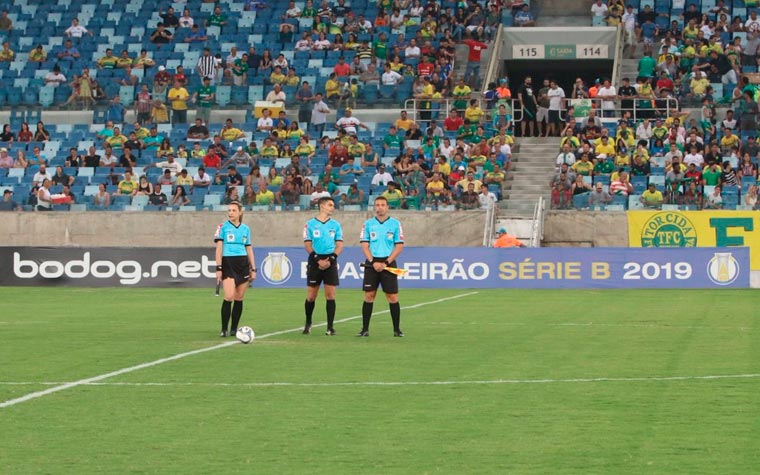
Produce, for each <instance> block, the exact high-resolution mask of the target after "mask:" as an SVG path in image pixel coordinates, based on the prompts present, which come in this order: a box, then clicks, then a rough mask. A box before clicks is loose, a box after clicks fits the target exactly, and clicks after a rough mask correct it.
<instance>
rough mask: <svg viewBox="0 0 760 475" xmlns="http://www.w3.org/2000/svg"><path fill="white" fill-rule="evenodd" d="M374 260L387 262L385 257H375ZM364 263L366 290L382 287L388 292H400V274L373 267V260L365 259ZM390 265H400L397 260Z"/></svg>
mask: <svg viewBox="0 0 760 475" xmlns="http://www.w3.org/2000/svg"><path fill="white" fill-rule="evenodd" d="M374 262H385V258H376V259H374ZM364 264H365V267H364V282H363V284H362V289H363V290H364V291H365V292H369V291H371V290H377V288H378V287H382V288H383V292H385V293H386V294H397V293H398V276H397V275H396V274H391V273H390V272H386V271H382V272H377V271H376V270H375V268H374V267H372V262H371V261H364ZM389 266H390V267H398V266H397V265H396V261H393V262H391V263H390V264H389Z"/></svg>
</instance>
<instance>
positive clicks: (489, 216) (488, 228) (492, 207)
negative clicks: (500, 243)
mask: <svg viewBox="0 0 760 475" xmlns="http://www.w3.org/2000/svg"><path fill="white" fill-rule="evenodd" d="M495 224H496V203H495V202H492V203H489V204H488V206H487V207H486V221H485V223H484V225H483V247H493V228H494V226H495Z"/></svg>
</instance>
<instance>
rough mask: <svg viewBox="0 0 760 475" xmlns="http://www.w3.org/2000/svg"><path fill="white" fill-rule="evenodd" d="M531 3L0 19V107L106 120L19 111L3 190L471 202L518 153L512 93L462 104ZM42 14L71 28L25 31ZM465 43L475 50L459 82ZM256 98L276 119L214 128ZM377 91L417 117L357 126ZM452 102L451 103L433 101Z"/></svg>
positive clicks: (82, 197) (71, 12) (94, 203)
mask: <svg viewBox="0 0 760 475" xmlns="http://www.w3.org/2000/svg"><path fill="white" fill-rule="evenodd" d="M138 3H139V2H138ZM145 6H147V5H145ZM90 7H92V8H90ZM529 11H530V10H529V7H528V5H527V2H523V1H494V0H489V1H476V0H469V1H466V2H450V1H444V2H441V1H436V0H423V1H420V0H379V1H368V0H367V1H362V0H354V1H352V2H351V3H350V5H347V4H346V2H345V1H344V0H336V1H335V2H330V1H327V0H324V1H321V2H312V0H307V1H305V2H271V1H250V0H249V1H247V2H244V3H243V2H240V3H236V2H233V3H231V4H225V5H221V4H217V5H214V4H211V5H209V4H206V3H201V2H200V1H199V0H194V1H190V2H187V4H185V5H184V8H183V11H182V13H181V14H180V12H179V11H175V10H174V9H173V8H171V7H169V8H167V9H166V10H163V8H162V7H160V5H159V4H156V6H155V9H154V10H153V11H149V12H145V11H144V8H136V7H135V6H131V7H130V5H126V6H125V5H123V4H113V2H106V1H104V2H101V3H100V4H99V5H74V4H70V3H63V4H60V3H59V4H57V5H36V6H28V5H25V6H24V7H23V8H21V7H20V8H19V10H18V11H14V10H11V11H9V12H3V13H2V14H1V15H0V31H4V32H5V38H6V39H7V41H5V42H4V45H3V49H2V51H0V71H2V74H3V76H2V81H3V82H4V83H12V84H13V87H11V88H10V89H11V91H9V92H8V93H0V102H5V103H6V104H10V105H17V104H18V103H19V101H18V97H11V96H18V94H17V92H18V91H15V89H16V86H17V85H18V86H25V87H26V89H27V91H26V92H24V93H23V94H21V95H22V100H21V101H20V103H22V104H27V105H31V103H32V102H34V103H36V102H40V103H42V104H43V105H45V106H50V105H52V104H62V105H64V106H66V107H84V108H91V107H95V108H96V110H95V123H96V124H102V123H105V126H100V125H97V126H94V127H86V126H84V127H82V126H79V125H73V126H72V125H60V124H59V125H48V126H46V125H45V124H43V123H42V122H41V120H39V119H40V114H39V112H38V111H30V112H29V113H28V114H27V115H24V112H20V113H19V112H18V111H14V113H13V114H12V117H11V121H10V122H11V123H10V124H7V125H6V126H5V127H4V130H3V133H2V134H0V143H1V145H2V146H3V147H4V151H3V150H0V187H4V188H5V189H6V190H4V191H9V193H4V195H5V194H8V195H15V199H16V200H17V202H18V204H22V205H27V207H28V206H30V205H35V206H36V207H37V208H38V209H65V208H64V206H70V205H71V204H75V205H80V204H83V205H84V206H82V207H80V206H75V208H74V209H84V208H86V209H89V208H107V209H125V208H126V209H130V208H129V207H137V208H141V209H144V208H145V207H147V208H148V209H153V208H156V209H161V208H163V207H166V206H182V207H186V208H192V209H200V208H202V207H213V206H215V205H218V204H223V203H225V202H229V201H232V200H235V199H239V200H241V201H243V202H244V203H245V204H246V205H255V206H259V207H272V206H283V207H286V208H292V207H301V208H303V207H304V206H309V205H311V203H313V202H315V201H316V199H318V198H319V197H320V196H322V195H324V194H329V195H331V196H334V197H336V198H337V199H339V200H340V203H341V204H342V205H345V206H366V205H367V204H368V203H369V201H370V200H371V197H372V196H374V195H377V194H380V193H383V194H384V195H385V196H386V197H388V198H389V201H390V202H391V205H392V206H394V207H404V208H415V207H416V208H419V207H422V206H432V207H438V206H439V205H440V206H442V207H444V208H445V209H454V208H457V209H474V208H480V207H482V206H484V204H487V203H491V202H494V201H495V200H497V199H498V198H499V197H500V196H501V184H502V182H503V181H504V180H505V178H506V176H505V173H506V171H507V170H508V167H509V160H510V157H511V147H510V146H511V144H513V139H512V137H511V127H512V124H511V116H510V113H509V110H508V109H507V108H506V103H504V102H499V100H500V99H504V98H505V97H504V96H498V95H491V96H487V100H486V101H483V102H482V103H481V101H480V100H476V99H471V96H472V93H473V89H474V88H475V87H477V86H478V84H479V82H480V72H479V66H480V51H482V50H483V49H486V48H487V47H488V45H487V43H485V42H487V41H489V40H491V39H492V38H493V37H494V36H495V34H496V30H497V28H498V27H499V25H502V24H515V23H520V22H522V23H524V24H526V25H527V24H528V23H529V22H528V21H526V18H527V17H526V14H528V13H529ZM41 13H47V14H48V17H49V18H51V21H52V18H55V19H56V20H59V21H58V23H60V24H64V25H65V24H68V25H69V26H68V27H60V26H57V28H59V29H61V30H62V31H60V32H59V35H60V36H57V37H54V38H53V39H51V41H48V43H47V44H45V43H43V42H42V36H41V34H35V33H40V32H41V30H40V29H39V28H41V27H43V26H49V25H48V24H47V23H45V20H43V19H41V18H40V14H41ZM98 13H100V15H98ZM146 13H147V16H146ZM69 18H70V20H68V19H69ZM530 18H531V21H532V17H530ZM518 19H519V21H518ZM67 21H68V23H66V22H67ZM146 25H147V27H146ZM459 42H462V43H464V44H466V45H467V46H468V47H469V50H470V54H469V56H468V63H467V67H466V73H465V77H463V78H458V79H456V80H455V78H454V77H453V62H454V47H455V45H456V44H457V43H459ZM25 49H28V52H25V51H24V50H25ZM17 51H18V53H17ZM22 56H26V57H25V58H22ZM30 72H31V74H29V73H30ZM15 73H19V76H18V77H15V78H14V75H15ZM495 89H496V88H495V87H494V90H495ZM29 91H31V92H33V93H34V94H35V95H36V97H37V98H36V99H35V100H34V101H32V99H30V98H29V97H27V96H28V94H27V92H29ZM507 91H508V89H507ZM506 98H508V97H506ZM262 99H266V101H268V102H270V103H272V104H273V105H272V106H270V107H272V108H273V107H274V106H278V109H273V110H275V114H271V113H270V111H268V110H267V111H264V113H263V115H262V116H261V117H258V116H257V115H254V114H253V111H249V113H248V116H247V118H246V120H245V122H244V123H242V124H240V125H238V126H236V125H234V124H232V123H231V122H232V121H231V120H228V121H227V123H226V124H224V125H223V126H222V125H217V124H213V123H211V122H210V117H211V111H212V110H215V109H220V108H223V107H227V106H229V105H232V106H235V105H238V106H245V105H249V106H250V105H252V104H253V103H254V102H256V101H258V100H262ZM383 99H389V100H391V101H393V104H399V103H401V101H402V100H405V99H417V101H418V102H419V106H421V109H422V112H421V113H420V115H419V117H418V118H416V119H417V120H414V119H412V118H409V117H407V116H406V113H405V112H404V113H402V116H401V118H400V119H399V120H398V121H396V123H395V124H392V125H391V124H383V123H378V124H369V125H367V124H363V123H361V122H360V121H358V120H355V118H354V117H353V116H352V110H351V107H352V106H356V104H357V102H359V103H376V102H382V100H383ZM446 99H450V100H451V102H452V106H451V110H448V108H444V109H443V110H440V109H437V108H436V107H433V106H432V104H434V103H435V104H441V103H445V104H448V102H444V100H446ZM481 104H482V108H481ZM98 105H102V107H98ZM499 105H502V106H504V107H499ZM286 107H287V108H290V109H291V110H292V109H297V111H298V112H297V117H292V116H290V115H289V113H288V112H287V109H285V108H286ZM193 108H195V111H196V114H195V116H194V117H193V116H192V115H191V116H190V118H191V119H193V118H197V119H196V120H195V124H194V125H190V126H189V125H188V110H190V109H193ZM433 109H436V110H433ZM336 111H337V113H338V117H339V119H338V120H337V121H336V122H335V123H331V121H330V122H328V115H329V114H330V113H332V112H336ZM133 113H134V118H135V120H134V121H133V120H131V119H132V116H133ZM294 115H295V114H294ZM444 117H445V120H443V119H444ZM128 118H129V119H130V120H129V123H127V119H128ZM34 119H36V120H34ZM29 120H32V123H34V122H37V123H38V125H37V131H36V132H34V133H33V132H31V131H30V130H29V127H28V126H27V125H26V122H27V121H29ZM46 127H47V128H49V129H50V131H49V132H48V131H47V130H46ZM40 129H41V130H42V131H43V132H41V131H40ZM40 134H42V135H40ZM30 135H31V136H30ZM33 150H36V151H33ZM11 162H12V163H11ZM385 167H387V170H386V169H385ZM53 170H55V173H53ZM48 175H50V176H48ZM54 175H61V176H64V177H66V180H65V181H67V182H68V183H62V182H60V180H57V181H56V180H55V176H54ZM388 175H389V176H390V179H388V178H387V176H388ZM48 180H49V182H48ZM481 184H482V185H483V186H482V187H481ZM481 188H482V189H481ZM62 204H63V205H62Z"/></svg>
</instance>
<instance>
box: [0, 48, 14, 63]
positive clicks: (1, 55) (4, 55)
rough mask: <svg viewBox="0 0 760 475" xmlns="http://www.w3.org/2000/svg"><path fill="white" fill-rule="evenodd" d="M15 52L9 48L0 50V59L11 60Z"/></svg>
mask: <svg viewBox="0 0 760 475" xmlns="http://www.w3.org/2000/svg"><path fill="white" fill-rule="evenodd" d="M15 56H16V55H15V53H13V50H11V49H10V48H8V49H3V50H0V61H13V58H14V57H15Z"/></svg>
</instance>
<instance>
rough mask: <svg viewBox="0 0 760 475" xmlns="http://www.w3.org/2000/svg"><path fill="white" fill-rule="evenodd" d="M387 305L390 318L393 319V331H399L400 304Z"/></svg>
mask: <svg viewBox="0 0 760 475" xmlns="http://www.w3.org/2000/svg"><path fill="white" fill-rule="evenodd" d="M388 306H389V307H390V308H391V320H393V331H396V332H397V331H401V329H400V328H399V325H400V324H401V304H400V303H398V302H396V303H390V304H388Z"/></svg>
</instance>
